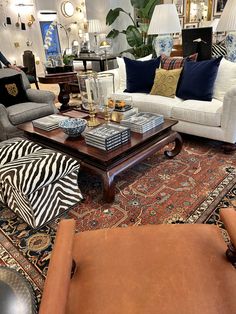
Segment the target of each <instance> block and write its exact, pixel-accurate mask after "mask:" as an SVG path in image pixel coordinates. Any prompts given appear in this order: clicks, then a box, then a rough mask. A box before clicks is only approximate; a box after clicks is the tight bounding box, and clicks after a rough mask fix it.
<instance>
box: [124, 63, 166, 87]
mask: <svg viewBox="0 0 236 314" xmlns="http://www.w3.org/2000/svg"><path fill="white" fill-rule="evenodd" d="M124 61H125V65H126V75H127V85H126V90H125V92H129V93H136V92H138V93H150V91H151V89H152V85H153V82H154V78H155V71H156V69H157V68H158V67H159V64H160V57H159V58H156V59H152V60H148V61H138V60H131V59H128V58H125V57H124Z"/></svg>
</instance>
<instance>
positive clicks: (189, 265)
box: [66, 224, 236, 314]
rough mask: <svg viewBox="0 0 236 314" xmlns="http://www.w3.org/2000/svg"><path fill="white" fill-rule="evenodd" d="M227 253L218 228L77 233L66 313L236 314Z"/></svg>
mask: <svg viewBox="0 0 236 314" xmlns="http://www.w3.org/2000/svg"><path fill="white" fill-rule="evenodd" d="M225 250H226V245H225V243H224V241H223V240H222V236H221V234H220V231H219V229H218V228H217V227H216V226H212V225H209V226H206V225H200V224H195V225H158V226H142V227H132V228H115V229H105V230H104V229H103V230H96V231H92V232H91V231H88V232H82V233H79V234H76V235H75V240H74V252H73V255H74V256H73V258H74V259H75V261H76V263H77V265H78V269H77V271H76V273H75V274H74V277H73V278H72V280H71V284H70V292H69V299H68V308H67V311H66V313H68V314H69V313H70V314H72V313H78V312H79V313H80V314H84V313H87V314H88V313H96V314H101V313H103V314H108V313H112V314H118V313H119V314H120V313H125V314H131V313H132V314H134V313H135V314H143V313H148V314H154V313H158V314H167V313H168V314H176V313H177V312H178V313H181V314H190V313H191V314H200V313H201V314H202V313H204V314H216V313H224V314H226V313H227V314H228V313H231V314H232V313H236V271H235V269H234V268H233V266H231V264H229V263H228V261H227V260H226V258H225ZM193 287H194V289H193ZM196 300H197V302H196ZM196 304H197V307H196V306H195V305H196Z"/></svg>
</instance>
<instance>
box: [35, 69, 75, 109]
mask: <svg viewBox="0 0 236 314" xmlns="http://www.w3.org/2000/svg"><path fill="white" fill-rule="evenodd" d="M38 79H39V82H40V83H43V84H58V85H59V86H60V93H59V95H58V100H59V102H60V103H61V107H60V111H65V110H67V109H69V105H68V103H69V100H70V88H69V83H72V82H78V79H77V73H76V72H65V73H53V74H46V75H44V76H38Z"/></svg>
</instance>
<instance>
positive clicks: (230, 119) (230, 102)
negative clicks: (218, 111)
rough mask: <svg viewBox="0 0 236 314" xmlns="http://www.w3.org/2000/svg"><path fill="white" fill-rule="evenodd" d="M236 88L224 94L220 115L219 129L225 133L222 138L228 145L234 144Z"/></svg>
mask: <svg viewBox="0 0 236 314" xmlns="http://www.w3.org/2000/svg"><path fill="white" fill-rule="evenodd" d="M235 103H236V87H232V88H231V89H230V90H229V91H227V92H226V93H225V96H224V99H223V109H222V115H221V117H222V118H221V127H222V129H223V131H224V132H225V135H224V138H225V139H226V141H228V142H229V143H235V142H236V123H235V121H236V106H235Z"/></svg>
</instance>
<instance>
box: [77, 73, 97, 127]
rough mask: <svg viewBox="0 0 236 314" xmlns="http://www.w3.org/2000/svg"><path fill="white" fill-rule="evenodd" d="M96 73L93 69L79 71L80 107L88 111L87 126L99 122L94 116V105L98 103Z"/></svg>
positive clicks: (95, 124)
mask: <svg viewBox="0 0 236 314" xmlns="http://www.w3.org/2000/svg"><path fill="white" fill-rule="evenodd" d="M96 79H97V73H96V72H94V71H87V72H79V73H78V83H79V89H80V95H81V100H82V104H81V107H82V109H84V110H87V111H88V112H89V117H90V118H89V120H88V126H89V127H93V126H97V125H99V124H100V122H99V121H98V119H97V118H96V105H97V103H98V88H97V81H96Z"/></svg>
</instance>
